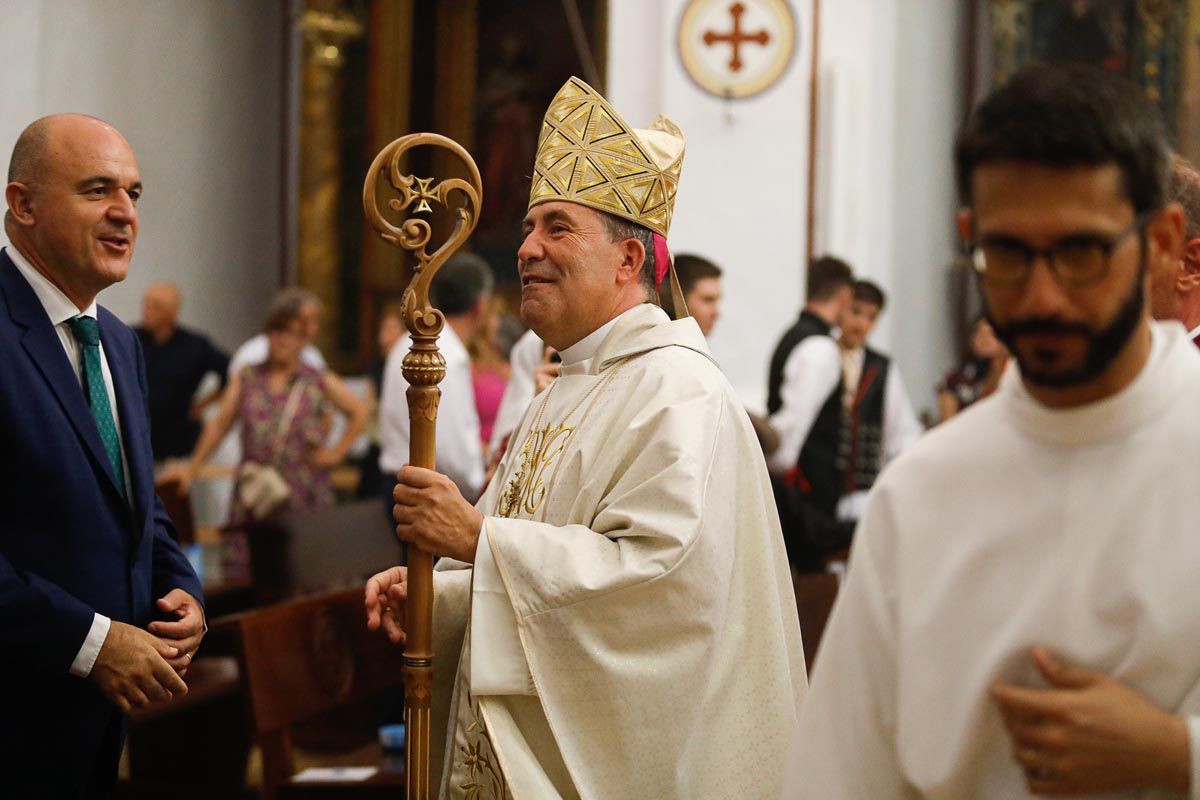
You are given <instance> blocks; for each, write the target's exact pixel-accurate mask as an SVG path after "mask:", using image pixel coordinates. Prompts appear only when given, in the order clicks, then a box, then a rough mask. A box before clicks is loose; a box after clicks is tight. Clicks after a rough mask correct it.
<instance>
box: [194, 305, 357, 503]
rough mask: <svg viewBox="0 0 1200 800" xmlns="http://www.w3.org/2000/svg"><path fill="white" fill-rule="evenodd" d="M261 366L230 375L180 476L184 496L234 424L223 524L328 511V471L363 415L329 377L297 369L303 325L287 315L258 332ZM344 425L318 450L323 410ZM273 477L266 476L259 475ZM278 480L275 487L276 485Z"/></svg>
mask: <svg viewBox="0 0 1200 800" xmlns="http://www.w3.org/2000/svg"><path fill="white" fill-rule="evenodd" d="M264 327H265V331H266V335H267V343H268V347H267V352H268V355H267V360H266V361H265V362H264V363H262V364H258V365H254V366H248V367H244V368H243V369H241V370H240V371H239V372H237V373H235V374H234V375H233V376H232V378H231V379H230V382H229V386H228V387H227V388H226V390H225V394H224V396H223V397H222V398H221V408H220V410H219V411H218V412H217V415H216V416H215V417H213V418H212V419H211V420H209V422H208V424H207V425H205V428H204V432H203V433H202V434H201V436H200V441H199V442H197V444H196V449H195V451H194V452H193V453H192V457H191V460H190V461H189V463H188V465H187V466H186V467H185V468H184V470H183V474H182V476H181V480H180V483H181V488H182V489H184V490H186V488H187V487H188V485H189V484H190V483H191V481H192V480H193V479H194V478H195V476H196V473H197V472H198V471H199V469H200V467H201V466H202V465H203V464H204V462H205V461H206V460H207V459H208V457H209V456H210V455H211V454H212V451H213V450H214V449H215V448H216V446H217V444H218V443H219V442H220V441H221V439H222V438H224V436H225V434H226V433H228V431H229V429H230V428H231V427H232V426H233V424H234V422H241V439H242V463H241V464H240V465H239V466H238V474H237V480H236V482H235V489H234V503H233V511H232V513H231V518H230V521H231V522H232V523H233V524H242V523H245V522H248V521H251V520H252V519H256V518H261V517H265V516H270V514H271V513H273V512H274V511H277V510H281V509H283V508H287V509H288V510H291V511H300V510H306V509H313V508H321V507H324V506H328V505H332V503H333V486H332V484H331V482H330V479H329V469H330V468H331V467H334V466H337V465H338V464H339V463H341V462H342V460H343V459H344V458H345V456H346V452H347V451H348V450H349V449H350V446H351V445H352V444H353V442H354V440H355V439H356V438H357V437H358V435H359V433H361V432H362V429H363V426H364V425H365V424H366V417H367V409H366V406H365V405H363V403H362V402H360V401H359V400H358V398H356V397H355V396H354V394H353V393H352V392H351V391H350V390H349V389H347V388H346V385H345V384H344V383H343V382H342V380H341V379H340V378H339V377H338V376H337V375H335V374H334V373H333V372H331V371H329V370H326V371H324V372H321V371H319V370H317V369H315V368H314V367H311V366H309V365H308V364H305V363H304V362H302V361H301V359H300V352H301V350H303V349H304V345H305V343H306V341H307V339H306V337H305V331H304V321H303V320H302V319H300V317H299V316H298V315H297V314H296V313H294V311H292V310H289V309H288V308H277V309H274V310H273V311H272V312H271V314H270V315H269V316H268V317H267V323H266V325H265V326H264ZM331 406H332V408H335V409H337V410H339V411H341V412H342V413H343V414H345V415H346V417H347V418H348V422H347V425H346V429H345V432H344V433H343V434H342V437H341V439H340V440H339V441H338V443H337V444H336V445H334V446H333V447H325V446H324V440H325V437H326V435H327V433H328V424H327V422H328V414H329V411H330V408H331ZM264 470H266V471H270V470H273V471H274V473H275V474H274V475H267V476H265V477H263V476H261V475H260V474H259V473H262V472H264ZM280 479H281V480H280ZM264 483H266V484H272V486H271V489H272V492H271V493H270V494H272V497H273V499H272V501H271V502H266V501H259V500H256V499H255V497H256V495H257V496H259V497H261V493H260V492H257V491H255V489H257V488H258V487H257V486H253V485H252V484H259V485H261V484H264Z"/></svg>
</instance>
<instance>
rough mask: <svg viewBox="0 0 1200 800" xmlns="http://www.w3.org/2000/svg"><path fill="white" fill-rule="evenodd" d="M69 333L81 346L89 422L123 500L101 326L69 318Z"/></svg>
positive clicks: (88, 319)
mask: <svg viewBox="0 0 1200 800" xmlns="http://www.w3.org/2000/svg"><path fill="white" fill-rule="evenodd" d="M67 323H68V324H69V325H70V326H71V333H73V334H75V338H76V339H77V340H78V341H79V343H80V344H81V345H83V382H84V385H85V387H86V388H87V398H88V404H89V405H90V406H91V407H92V419H94V420H96V427H97V428H98V429H99V430H100V441H102V442H104V450H105V452H106V453H108V461H109V463H111V464H112V468H113V474H114V475H116V476H117V488H119V489H120V490H121V496H122V497H124V496H125V469H124V468H123V467H122V465H121V440H120V439H118V438H117V425H116V423H115V422H113V415H112V406H111V405H109V402H108V390H107V389H106V388H105V386H104V372H103V371H102V370H101V369H100V323H99V322H97V321H96V320H95V319H93V318H92V317H72V318H71V319H69V320H67Z"/></svg>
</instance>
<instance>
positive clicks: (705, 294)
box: [675, 253, 721, 338]
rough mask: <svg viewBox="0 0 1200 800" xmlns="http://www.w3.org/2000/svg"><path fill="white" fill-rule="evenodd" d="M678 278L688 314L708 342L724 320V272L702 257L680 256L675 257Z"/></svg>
mask: <svg viewBox="0 0 1200 800" xmlns="http://www.w3.org/2000/svg"><path fill="white" fill-rule="evenodd" d="M675 274H676V275H678V276H679V288H680V289H681V290H682V291H683V299H684V302H685V303H687V307H688V314H689V315H691V317H692V319H694V320H696V324H697V325H699V326H700V332H701V333H703V334H704V337H705V338H708V337H709V336H712V332H713V326H714V325H716V323H717V318H718V317H720V316H721V268H720V267H718V266H717V265H716V264H714V263H713V262H711V261H709V260H708V259H707V258H704V257H703V256H697V255H693V254H691V253H680V254H679V255H677V256H675Z"/></svg>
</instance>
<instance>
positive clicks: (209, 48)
mask: <svg viewBox="0 0 1200 800" xmlns="http://www.w3.org/2000/svg"><path fill="white" fill-rule="evenodd" d="M2 6H3V8H4V12H5V13H4V18H5V26H4V28H3V30H2V31H0V42H2V43H3V47H4V48H5V51H6V52H7V53H8V54H9V61H8V63H7V64H6V69H5V70H4V72H3V74H2V76H0V81H2V84H0V85H2V86H3V89H4V97H5V105H4V109H3V111H0V158H2V159H3V165H2V168H3V169H4V170H5V171H7V168H8V166H7V159H8V155H9V153H11V151H12V145H13V143H14V142H15V141H16V138H17V136H18V135H19V134H20V132H21V129H22V128H23V127H24V126H25V125H26V124H28V123H29V122H30V121H32V120H33V119H35V118H36V117H38V116H41V115H44V114H49V113H54V112H58V111H78V112H83V113H89V114H94V115H96V116H98V117H102V118H104V119H106V120H108V121H110V122H111V123H112V124H113V125H115V126H116V127H117V128H118V129H119V130H120V131H121V132H122V133H124V134H125V136H126V137H127V138H128V139H129V141H130V144H131V145H132V146H133V150H134V153H135V155H136V156H137V158H138V162H139V167H140V169H141V173H142V180H143V182H144V183H145V186H146V191H145V196H144V198H143V200H142V202H141V203H140V205H139V210H140V217H141V232H140V234H139V241H138V246H137V251H136V253H135V255H134V258H133V262H132V264H131V267H130V274H129V277H128V278H127V279H126V280H125V281H124V282H123V283H121V284H118V285H116V286H114V287H112V288H110V289H108V290H107V291H105V292H104V294H103V295H102V296H101V298H100V302H101V303H102V304H103V305H105V306H107V307H108V308H109V309H111V310H112V311H113V312H114V313H116V314H117V315H118V316H120V317H121V318H122V319H124V320H126V321H128V322H136V321H137V320H138V318H139V317H140V306H141V296H142V294H143V292H144V290H145V288H146V287H147V286H148V285H149V284H150V283H152V282H154V281H156V280H170V281H173V282H174V283H176V284H177V285H178V286H179V288H180V290H181V292H182V294H183V311H182V320H183V322H184V324H186V325H189V326H191V327H194V328H198V329H201V330H204V331H206V332H208V333H210V334H211V335H212V336H213V338H214V339H215V340H216V341H217V342H218V343H219V344H221V345H223V346H225V347H229V348H232V347H234V346H236V345H237V344H238V343H240V342H241V341H242V340H244V339H245V338H246V337H247V336H249V335H251V334H252V333H254V332H255V331H257V330H258V329H259V328H260V327H261V324H262V318H263V313H264V309H265V306H266V304H267V302H268V300H269V298H270V295H271V293H272V292H273V291H274V289H275V288H276V287H277V286H278V283H279V272H280V247H281V242H280V240H281V223H280V218H281V214H280V191H281V190H280V150H281V145H280V133H279V132H280V128H281V124H280V113H281V112H280V104H281V94H282V92H281V83H282V76H281V70H282V65H283V35H282V31H283V27H284V20H283V13H284V11H283V8H282V4H279V3H270V2H232V1H231V0H188V2H162V3H146V2H143V1H142V0H8V2H5V3H3V4H2Z"/></svg>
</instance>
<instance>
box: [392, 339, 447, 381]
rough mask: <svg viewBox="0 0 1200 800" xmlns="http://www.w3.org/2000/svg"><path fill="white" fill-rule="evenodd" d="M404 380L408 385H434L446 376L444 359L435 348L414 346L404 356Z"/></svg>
mask: <svg viewBox="0 0 1200 800" xmlns="http://www.w3.org/2000/svg"><path fill="white" fill-rule="evenodd" d="M402 366H403V370H404V380H406V381H408V383H409V385H410V386H436V385H437V384H439V383H441V382H442V378H444V377H446V359H445V358H443V357H442V354H441V353H440V352H438V351H437V350H418V349H416V347H414V348H413V349H412V350H409V351H408V354H407V355H406V356H404V363H403V365H402Z"/></svg>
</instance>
